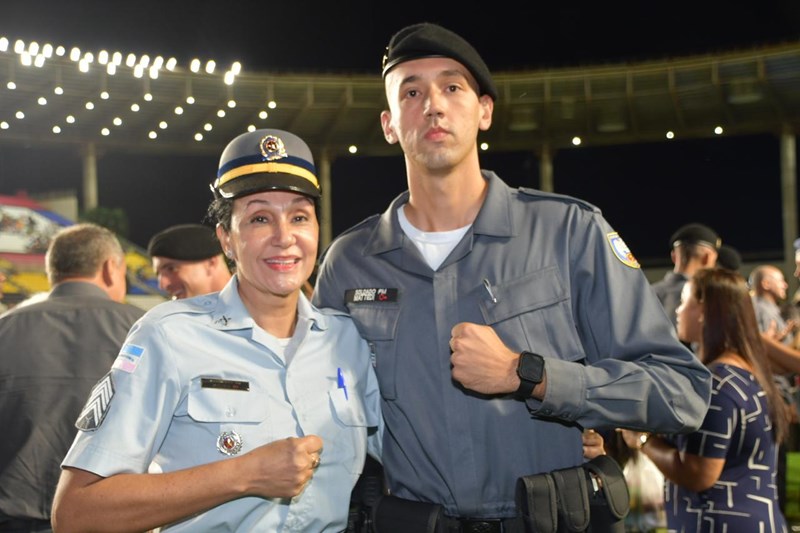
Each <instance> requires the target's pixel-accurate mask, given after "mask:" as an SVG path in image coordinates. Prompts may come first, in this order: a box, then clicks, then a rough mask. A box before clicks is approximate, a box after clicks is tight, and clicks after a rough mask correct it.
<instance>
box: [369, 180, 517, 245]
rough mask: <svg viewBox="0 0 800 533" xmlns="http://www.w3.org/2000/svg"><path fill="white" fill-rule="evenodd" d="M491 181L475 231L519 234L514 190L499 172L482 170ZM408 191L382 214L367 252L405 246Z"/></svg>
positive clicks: (501, 235) (486, 233) (482, 233)
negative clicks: (402, 213)
mask: <svg viewBox="0 0 800 533" xmlns="http://www.w3.org/2000/svg"><path fill="white" fill-rule="evenodd" d="M481 174H482V175H483V178H484V179H485V180H486V181H487V182H488V184H489V191H488V192H487V193H486V198H485V199H484V201H483V205H482V206H481V209H480V211H479V212H478V216H477V217H476V218H475V221H474V222H473V223H472V233H474V234H480V235H488V236H491V237H512V236H514V234H515V231H514V223H513V219H512V217H511V191H510V190H509V188H508V186H507V185H506V184H505V182H503V180H501V179H500V178H499V177H498V176H497V174H495V173H494V172H492V171H491V170H481ZM408 197H409V193H408V191H405V192H403V193H402V194H400V196H398V197H397V198H395V199H394V200H393V201H392V203H391V204H389V207H388V209H386V211H384V212H383V214H381V217H380V219H379V220H378V224H377V225H376V226H375V229H374V230H373V232H372V235H371V236H370V238H369V240H368V242H367V244H366V246H365V247H364V252H365V253H366V254H367V255H376V254H380V253H384V252H388V251H391V250H396V249H399V248H402V246H403V230H402V229H401V228H400V222H399V221H398V219H397V210H398V209H400V207H401V206H402V205H403V204H405V203H407V202H408Z"/></svg>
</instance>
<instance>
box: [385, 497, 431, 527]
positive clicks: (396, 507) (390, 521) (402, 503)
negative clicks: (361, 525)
mask: <svg viewBox="0 0 800 533" xmlns="http://www.w3.org/2000/svg"><path fill="white" fill-rule="evenodd" d="M372 524H373V528H374V529H375V532H376V533H409V532H410V531H413V532H415V533H417V532H419V533H443V532H444V531H445V520H444V508H443V507H442V506H441V505H438V504H434V503H424V502H415V501H411V500H404V499H402V498H397V497H395V496H381V497H380V498H378V500H377V501H376V502H375V505H374V506H373V507H372Z"/></svg>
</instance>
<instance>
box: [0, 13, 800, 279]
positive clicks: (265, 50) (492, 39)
mask: <svg viewBox="0 0 800 533" xmlns="http://www.w3.org/2000/svg"><path fill="white" fill-rule="evenodd" d="M554 4H556V3H552V2H543V3H541V5H539V4H538V3H525V4H524V5H525V6H526V7H525V9H524V10H525V11H526V12H527V11H531V10H532V11H533V16H527V15H524V16H523V15H522V14H521V12H520V11H519V10H518V9H517V8H516V7H514V6H516V5H518V4H517V3H511V2H505V3H499V2H494V3H485V2H484V3H479V4H478V6H479V7H478V8H477V9H474V8H470V9H467V6H468V4H467V3H457V2H385V3H384V2H302V1H299V0H297V1H294V2H255V1H249V0H248V1H220V0H217V1H213V2H212V1H204V0H200V1H194V2H187V1H182V0H169V1H160V2H153V1H140V2H130V3H122V2H109V1H92V2H90V1H74V0H73V1H63V0H62V1H36V0H30V1H24V2H23V1H16V0H10V1H9V0H3V2H2V12H0V35H5V36H7V37H9V38H10V39H12V40H13V39H16V38H22V39H25V40H31V39H33V40H37V41H39V42H44V41H57V42H60V43H62V44H65V45H78V46H80V47H82V48H84V49H95V50H99V49H103V48H114V49H123V50H130V51H135V52H137V53H151V54H162V55H167V56H169V55H174V56H176V57H177V58H178V59H179V60H181V62H183V63H185V62H186V61H188V60H189V59H190V58H192V57H195V56H200V57H214V58H215V59H217V61H218V62H219V63H221V64H228V63H230V62H232V61H233V60H240V61H242V63H243V65H244V68H245V69H248V70H251V71H253V70H258V71H267V70H268V71H274V72H311V73H313V72H335V73H346V72H357V73H374V74H375V75H376V76H378V68H379V64H380V58H381V55H382V53H383V48H384V47H385V46H386V43H387V42H388V39H389V37H390V36H391V34H392V33H393V32H394V31H396V30H397V29H399V28H400V27H402V26H404V25H406V24H410V23H414V22H420V21H423V20H428V21H432V22H437V23H440V24H442V25H444V26H446V27H449V28H450V29H452V30H454V31H456V32H458V33H460V34H462V35H463V36H464V37H466V38H467V39H468V40H470V41H471V42H472V43H473V44H474V45H475V46H476V48H477V49H478V50H479V51H480V52H481V54H482V55H483V57H484V59H485V60H486V62H487V64H488V65H489V66H490V68H491V69H492V70H494V71H507V70H518V69H523V68H532V69H540V68H558V67H565V66H569V67H574V66H580V65H596V64H603V63H621V62H625V61H641V60H647V59H663V58H666V57H675V56H682V55H688V54H704V53H709V52H714V51H724V50H731V49H737V48H749V47H752V46H755V45H759V44H772V43H779V42H784V41H796V40H797V39H800V2H797V1H794V0H780V1H762V2H738V1H737V2H730V1H729V2H718V1H713V2H696V1H695V2H686V1H678V2H671V3H668V2H659V3H651V2H616V3H612V4H611V5H613V6H614V9H609V8H608V7H607V6H608V5H610V4H609V3H593V4H592V6H591V7H584V6H583V5H582V3H579V2H574V3H570V4H569V5H554ZM562 4H563V3H562ZM498 7H499V9H497V8H498ZM377 120H378V119H377V117H376V121H377ZM482 163H483V164H482V166H484V167H485V168H491V169H493V170H495V171H497V172H498V174H499V175H500V176H501V177H502V178H504V179H505V180H506V181H507V182H509V184H512V185H526V186H533V187H537V186H538V161H537V160H536V158H535V157H534V156H533V155H532V154H528V153H515V154H493V155H483V156H482ZM553 164H554V174H555V189H556V192H559V193H563V194H570V195H574V196H578V197H581V198H583V199H586V200H588V201H590V202H592V203H594V204H596V205H598V206H599V207H600V208H601V209H602V210H603V212H604V214H605V215H606V218H608V220H609V221H610V222H611V224H612V225H613V226H614V227H615V229H617V230H618V231H619V232H620V234H621V235H622V236H623V237H624V238H625V240H626V242H627V243H628V245H629V246H630V247H631V249H632V250H633V252H634V254H635V255H637V257H638V258H639V259H640V261H642V263H643V264H644V265H645V266H648V264H650V265H658V264H668V263H669V255H668V253H669V252H668V250H669V243H668V239H669V236H670V234H671V233H672V232H673V231H674V229H676V228H677V227H678V226H679V225H681V224H683V223H685V222H690V221H701V222H705V223H707V224H710V225H711V226H713V227H715V228H716V229H717V230H718V231H719V232H720V233H721V235H722V237H723V239H724V240H725V241H726V242H728V243H729V244H732V245H733V246H736V247H737V248H739V249H740V251H741V252H742V253H743V255H744V256H745V260H748V261H760V260H762V259H763V260H776V259H774V258H775V257H776V255H775V254H780V253H781V248H782V237H781V234H780V227H781V211H780V210H781V202H780V196H779V193H780V177H779V162H778V139H777V138H775V137H772V136H769V135H763V136H751V137H736V138H716V139H709V140H706V141H672V142H663V143H652V144H640V145H635V146H617V147H604V148H591V147H581V148H578V149H570V150H564V151H561V152H559V153H557V154H556V156H555V159H554V161H553ZM98 165H99V167H98V173H99V175H100V176H101V188H100V194H99V197H100V204H101V205H103V206H106V207H122V208H124V209H125V211H126V212H127V214H128V217H129V220H130V226H131V231H130V234H129V235H128V237H129V238H130V239H131V240H132V241H133V242H134V243H136V244H139V245H140V246H144V245H146V243H147V240H148V239H149V237H150V236H151V235H152V234H153V233H155V232H156V231H158V230H160V229H162V228H163V227H165V226H167V225H170V224H175V223H182V222H197V221H200V220H201V219H202V216H203V214H204V212H205V208H206V206H207V205H208V202H209V200H210V194H209V192H208V189H207V182H208V181H209V180H208V179H206V177H208V176H213V175H214V173H215V172H216V165H217V158H216V157H201V156H193V157H186V156H146V157H143V156H132V155H124V156H121V155H115V154H108V155H105V156H103V157H102V158H100V159H99V161H98ZM332 173H333V182H334V187H333V191H331V195H332V202H333V210H334V218H333V221H332V223H333V231H334V235H336V234H338V233H340V232H341V231H343V230H344V229H346V228H347V227H349V226H350V225H352V224H354V223H356V222H358V221H359V220H361V219H362V218H364V217H365V216H368V215H370V214H372V213H376V212H379V211H382V210H383V209H384V208H385V206H386V204H387V203H388V202H389V201H390V200H391V199H392V198H393V197H394V196H396V195H397V194H398V193H400V192H401V191H402V190H404V189H405V176H404V169H403V163H402V160H401V159H400V158H399V157H395V158H365V157H360V158H359V157H353V158H342V159H339V160H337V161H336V162H335V163H334V164H333V167H332ZM198 177H202V180H205V181H204V182H203V183H198V180H199V179H200V178H198ZM80 182H81V162H80V158H79V156H78V155H77V154H75V153H74V152H73V151H71V150H70V149H67V148H60V147H52V146H50V147H44V146H42V147H38V146H31V147H26V148H21V147H19V146H9V145H3V144H1V143H0V194H14V193H16V192H17V191H18V190H21V189H24V190H28V191H29V192H31V193H32V194H36V193H39V192H42V191H47V190H54V189H55V190H65V189H74V190H79V189H80ZM650 191H656V192H655V193H651V192H650ZM79 197H80V195H79ZM777 258H778V259H779V258H780V256H779V255H778V256H777Z"/></svg>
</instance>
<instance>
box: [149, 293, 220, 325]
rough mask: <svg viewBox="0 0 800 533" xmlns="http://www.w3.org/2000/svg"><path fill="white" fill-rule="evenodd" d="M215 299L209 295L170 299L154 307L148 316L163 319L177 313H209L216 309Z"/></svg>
mask: <svg viewBox="0 0 800 533" xmlns="http://www.w3.org/2000/svg"><path fill="white" fill-rule="evenodd" d="M214 307H215V305H214V300H213V299H212V298H210V297H209V296H208V295H204V296H197V297H195V298H184V299H182V300H170V301H167V302H162V303H160V304H158V305H156V306H154V307H152V308H151V309H150V310H149V311H148V312H147V316H148V318H150V319H155V320H158V319H161V318H164V317H167V316H170V315H177V314H209V313H211V312H213V310H214Z"/></svg>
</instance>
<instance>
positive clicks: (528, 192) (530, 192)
mask: <svg viewBox="0 0 800 533" xmlns="http://www.w3.org/2000/svg"><path fill="white" fill-rule="evenodd" d="M518 190H519V192H520V193H521V194H524V195H525V196H530V197H533V198H541V199H545V200H555V201H558V202H564V203H568V204H575V205H578V206H580V207H581V208H583V209H586V210H588V211H595V212H597V213H599V212H600V208H599V207H597V206H596V205H594V204H592V203H589V202H587V201H586V200H581V199H580V198H576V197H574V196H569V195H566V194H558V193H554V192H545V191H540V190H538V189H531V188H530V187H520V188H519V189H518Z"/></svg>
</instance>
